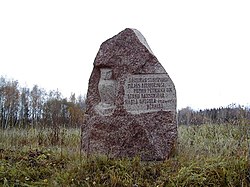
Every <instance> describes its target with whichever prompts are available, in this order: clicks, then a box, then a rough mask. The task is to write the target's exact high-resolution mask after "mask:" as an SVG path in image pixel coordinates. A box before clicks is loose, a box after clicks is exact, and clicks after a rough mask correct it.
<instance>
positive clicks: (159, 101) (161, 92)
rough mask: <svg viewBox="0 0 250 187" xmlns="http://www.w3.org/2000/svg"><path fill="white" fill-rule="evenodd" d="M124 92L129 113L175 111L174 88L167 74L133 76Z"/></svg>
mask: <svg viewBox="0 0 250 187" xmlns="http://www.w3.org/2000/svg"><path fill="white" fill-rule="evenodd" d="M124 90H125V94H124V107H125V109H126V110H127V112H129V113H132V114H140V113H147V112H156V111H175V108H176V96H175V91H174V86H173V83H172V81H171V79H170V78H169V77H168V76H166V74H140V75H131V76H129V77H128V78H127V79H126V81H125V85H124Z"/></svg>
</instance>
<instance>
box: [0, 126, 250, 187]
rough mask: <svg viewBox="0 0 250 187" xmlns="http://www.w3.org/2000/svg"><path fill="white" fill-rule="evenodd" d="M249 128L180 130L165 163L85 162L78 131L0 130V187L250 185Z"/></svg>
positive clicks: (181, 128) (190, 128)
mask: <svg viewBox="0 0 250 187" xmlns="http://www.w3.org/2000/svg"><path fill="white" fill-rule="evenodd" d="M249 127H250V126H249V124H248V125H247V124H241V125H237V126H236V125H202V126H189V127H187V126H180V127H179V128H178V132H179V138H178V145H176V151H175V152H174V153H173V155H172V157H171V158H170V159H168V160H166V161H164V162H142V161H140V159H138V158H134V159H132V160H128V159H120V160H118V159H117V160H113V159H109V158H107V157H105V156H99V157H91V158H86V157H85V156H84V155H82V154H81V153H80V130H79V129H61V130H60V133H59V134H58V137H56V141H55V135H54V132H53V131H52V130H48V129H29V130H23V129H8V130H0V186H133V187H137V186H138V187H139V186H158V187H160V186H250V183H249V181H250V165H249V140H250V134H249V133H250V129H249Z"/></svg>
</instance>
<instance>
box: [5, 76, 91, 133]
mask: <svg viewBox="0 0 250 187" xmlns="http://www.w3.org/2000/svg"><path fill="white" fill-rule="evenodd" d="M85 107H86V106H85V97H84V96H82V95H80V96H78V97H76V96H75V94H71V96H70V98H69V99H67V98H63V97H62V94H61V93H60V92H59V91H58V90H56V91H55V90H53V91H46V90H45V89H42V88H39V87H38V86H37V85H35V86H33V88H32V89H30V88H26V87H21V86H20V85H19V84H18V81H16V80H9V79H7V78H4V77H1V78H0V127H1V128H3V129H5V128H9V127H29V126H38V125H39V126H43V127H45V126H52V127H57V126H58V125H65V126H71V127H77V126H79V125H80V124H81V123H82V121H83V117H84V111H85Z"/></svg>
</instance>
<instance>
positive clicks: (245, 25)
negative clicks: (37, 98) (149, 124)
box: [0, 0, 250, 109]
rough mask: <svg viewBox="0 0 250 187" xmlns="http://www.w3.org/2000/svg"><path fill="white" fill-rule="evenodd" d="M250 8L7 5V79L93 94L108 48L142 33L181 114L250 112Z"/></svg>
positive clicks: (0, 68)
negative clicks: (100, 55)
mask: <svg viewBox="0 0 250 187" xmlns="http://www.w3.org/2000/svg"><path fill="white" fill-rule="evenodd" d="M249 10H250V1H247V0H245V1H242V0H239V1H230V0H210V1H201V0H196V1H194V0H190V1H185V0H180V1H164V0H162V1H160V0H158V1H146V0H144V1H140V0H138V1H132V0H127V1H117V0H116V1H115V0H112V1H111V0H106V1H97V0H92V1H80V0H79V1H65V0H43V1H34V0H22V1H20V0H15V1H13V0H8V1H0V75H6V76H7V77H10V78H14V79H16V80H19V82H20V83H21V85H25V84H27V86H32V85H33V84H38V85H39V86H40V87H43V88H45V89H57V88H58V89H59V90H60V91H61V92H62V93H63V95H64V96H65V97H68V96H69V95H70V93H71V92H75V93H76V94H80V93H81V94H86V93H87V85H88V79H89V76H90V73H91V70H92V67H93V65H92V64H93V62H94V58H95V56H96V53H97V51H98V49H99V47H100V45H101V43H102V42H103V41H105V40H106V39H108V38H110V37H112V36H114V35H115V34H117V33H118V32H120V31H122V30H123V29H125V28H127V27H129V28H136V29H138V30H139V31H140V32H141V33H142V34H143V35H144V37H145V38H146V40H147V42H148V44H149V46H150V48H151V49H152V51H153V53H154V54H155V55H156V57H157V58H158V60H159V61H160V62H161V63H162V65H163V66H164V68H165V69H166V71H167V72H168V73H169V75H170V76H171V78H172V79H173V81H174V83H175V86H176V90H177V102H178V108H183V107H185V106H191V107H193V108H196V109H198V108H201V109H202V108H212V107H219V106H226V105H228V104H230V103H239V104H244V105H246V104H250V97H249V96H250V86H249V81H250V68H249V66H250V65H249V64H250V34H249V33H250V11H249Z"/></svg>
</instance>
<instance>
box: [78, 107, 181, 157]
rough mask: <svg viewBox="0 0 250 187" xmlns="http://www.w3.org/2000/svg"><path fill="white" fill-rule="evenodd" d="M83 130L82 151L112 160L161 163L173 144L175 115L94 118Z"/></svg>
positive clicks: (161, 113) (174, 140) (175, 128)
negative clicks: (124, 159)
mask: <svg viewBox="0 0 250 187" xmlns="http://www.w3.org/2000/svg"><path fill="white" fill-rule="evenodd" d="M87 122H88V124H84V125H83V127H82V132H83V137H82V144H83V150H84V151H85V152H86V153H87V154H91V155H107V156H108V157H111V158H124V157H125V158H131V157H134V156H139V157H140V158H141V159H142V160H164V159H166V158H168V157H169V154H170V153H171V151H172V148H173V147H174V146H173V145H174V144H175V143H176V137H177V126H176V124H175V114H173V113H172V112H165V111H159V112H154V113H148V114H146V115H145V114H141V115H137V117H136V118H135V117H134V116H133V115H129V114H128V115H126V116H116V117H115V116H114V117H112V118H110V117H107V116H94V117H91V118H89V119H88V120H87Z"/></svg>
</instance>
